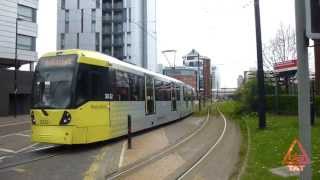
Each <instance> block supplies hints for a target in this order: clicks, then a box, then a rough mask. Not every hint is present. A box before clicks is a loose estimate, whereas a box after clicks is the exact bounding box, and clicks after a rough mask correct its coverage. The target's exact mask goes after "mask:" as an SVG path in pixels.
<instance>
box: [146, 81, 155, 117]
mask: <svg viewBox="0 0 320 180" xmlns="http://www.w3.org/2000/svg"><path fill="white" fill-rule="evenodd" d="M145 85H146V88H145V94H146V98H145V109H146V114H147V115H151V114H154V113H155V112H156V105H155V90H154V79H153V78H152V77H151V76H145Z"/></svg>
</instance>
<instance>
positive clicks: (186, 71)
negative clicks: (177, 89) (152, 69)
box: [163, 66, 197, 89]
mask: <svg viewBox="0 0 320 180" xmlns="http://www.w3.org/2000/svg"><path fill="white" fill-rule="evenodd" d="M163 74H164V75H166V76H170V77H173V78H175V79H178V80H180V81H182V82H184V83H186V84H189V85H190V86H192V87H193V88H195V89H196V87H197V76H196V75H197V71H196V70H194V69H193V68H189V67H186V66H178V67H175V68H171V67H167V68H165V69H163Z"/></svg>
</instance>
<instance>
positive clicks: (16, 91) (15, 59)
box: [13, 17, 22, 118]
mask: <svg viewBox="0 0 320 180" xmlns="http://www.w3.org/2000/svg"><path fill="white" fill-rule="evenodd" d="M21 20H22V19H21V18H19V17H17V18H16V42H15V57H14V81H13V84H14V85H13V86H14V87H13V90H14V110H13V113H14V117H15V118H16V117H17V93H18V85H17V84H18V83H17V67H18V64H17V63H18V22H19V21H21Z"/></svg>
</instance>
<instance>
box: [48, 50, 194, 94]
mask: <svg viewBox="0 0 320 180" xmlns="http://www.w3.org/2000/svg"><path fill="white" fill-rule="evenodd" d="M71 54H77V55H79V56H83V57H88V58H92V59H95V60H98V61H100V63H97V62H89V63H90V64H93V65H99V66H101V62H104V64H106V62H107V63H109V64H111V65H118V66H122V67H123V68H126V69H131V70H134V71H138V72H142V73H145V74H149V75H152V76H155V77H159V78H161V79H166V80H168V81H172V82H176V83H179V84H184V85H186V86H188V87H190V88H192V87H191V86H190V85H188V84H185V83H184V82H182V81H180V80H177V79H174V78H172V77H169V76H165V75H162V74H159V73H155V72H152V71H150V70H147V69H144V68H142V67H139V66H136V65H133V64H129V63H126V62H123V61H120V60H118V59H116V58H114V57H112V56H108V55H105V54H102V53H100V52H96V51H89V50H80V49H67V50H59V51H55V52H49V53H46V54H44V55H43V56H42V57H49V56H57V55H71ZM87 63H88V62H87ZM192 89H193V88H192Z"/></svg>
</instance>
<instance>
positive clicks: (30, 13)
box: [0, 0, 38, 116]
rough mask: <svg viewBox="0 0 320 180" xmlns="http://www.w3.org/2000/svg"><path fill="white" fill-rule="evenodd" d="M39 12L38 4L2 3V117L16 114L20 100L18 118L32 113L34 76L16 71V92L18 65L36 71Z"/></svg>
mask: <svg viewBox="0 0 320 180" xmlns="http://www.w3.org/2000/svg"><path fill="white" fill-rule="evenodd" d="M37 9H38V0H1V1H0V82H1V85H0V116H7V115H11V114H13V112H14V108H15V106H14V99H15V98H14V97H17V107H16V110H17V114H27V113H29V109H30V100H31V87H32V83H31V82H32V77H33V72H22V71H17V81H16V82H17V89H16V90H15V88H14V82H15V81H14V71H12V70H9V68H10V69H12V67H14V66H15V59H16V58H17V59H16V60H17V61H16V65H17V67H18V68H19V67H20V66H21V65H24V64H30V70H31V71H32V70H33V69H34V62H36V61H37V58H38V57H37V56H38V55H37V52H36V37H37V31H38V30H37Z"/></svg>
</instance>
